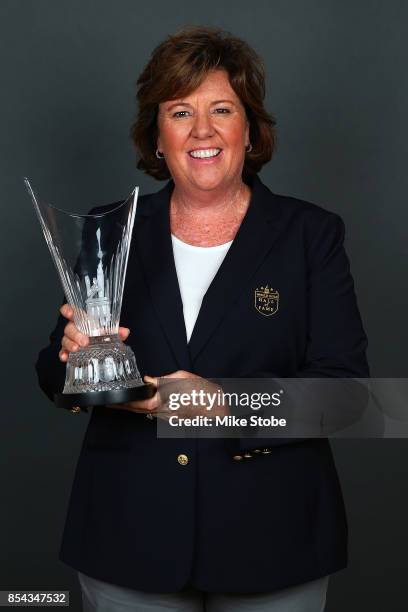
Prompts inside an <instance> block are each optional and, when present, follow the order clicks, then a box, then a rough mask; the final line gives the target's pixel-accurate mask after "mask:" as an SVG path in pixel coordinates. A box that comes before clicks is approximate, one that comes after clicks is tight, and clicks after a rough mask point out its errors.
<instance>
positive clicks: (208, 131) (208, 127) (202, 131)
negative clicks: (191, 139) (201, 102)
mask: <svg viewBox="0 0 408 612" xmlns="http://www.w3.org/2000/svg"><path fill="white" fill-rule="evenodd" d="M191 133H192V136H195V137H196V138H208V137H209V136H212V135H213V133H214V126H213V125H212V122H211V116H210V115H209V114H208V113H207V112H198V113H196V114H195V116H194V123H193V128H192V130H191Z"/></svg>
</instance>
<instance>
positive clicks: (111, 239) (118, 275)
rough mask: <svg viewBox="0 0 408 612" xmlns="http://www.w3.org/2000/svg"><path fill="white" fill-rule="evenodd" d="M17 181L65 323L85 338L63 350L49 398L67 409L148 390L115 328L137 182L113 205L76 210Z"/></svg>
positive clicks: (128, 398)
mask: <svg viewBox="0 0 408 612" xmlns="http://www.w3.org/2000/svg"><path fill="white" fill-rule="evenodd" d="M24 182H25V185H26V187H27V190H28V192H29V194H30V196H31V199H32V201H33V204H34V208H35V211H36V213H37V216H38V219H39V221H40V224H41V227H42V230H43V233H44V236H45V240H46V242H47V245H48V248H49V250H50V253H51V257H52V259H53V261H54V264H55V267H56V268H57V271H58V275H59V278H60V281H61V283H62V286H63V289H64V293H65V298H66V301H67V302H68V304H69V305H70V306H71V307H72V309H73V313H74V317H73V322H74V324H75V325H76V327H77V328H78V329H79V330H80V331H81V332H82V333H83V334H85V335H86V336H88V337H89V344H88V346H86V347H79V350H78V351H76V352H70V354H69V357H68V361H67V367H66V377H65V385H64V389H63V391H62V393H57V394H56V395H55V397H54V401H55V403H56V404H57V406H61V407H63V408H73V407H86V406H98V405H104V404H117V403H123V402H129V401H132V400H136V399H145V398H148V397H152V396H153V395H154V393H155V391H156V388H155V387H154V385H151V384H144V383H143V381H142V379H141V376H140V374H139V370H138V368H137V365H136V358H135V355H134V353H133V351H132V349H131V348H130V347H129V346H127V345H126V344H124V343H123V342H122V340H121V339H120V338H119V335H118V330H119V319H120V312H121V307H122V297H123V289H124V285H125V275H126V267H127V262H128V257H129V249H130V242H131V239H132V230H133V224H134V220H135V215H136V206H137V196H138V187H135V189H134V190H133V191H132V193H131V194H130V196H129V197H128V198H127V199H126V200H125V201H124V202H122V203H120V204H119V205H114V206H112V207H110V208H108V209H106V208H105V209H104V210H103V211H102V212H101V213H98V212H96V211H97V209H96V210H95V212H94V213H93V214H86V215H84V214H77V213H70V212H67V211H64V210H60V209H59V208H56V207H54V206H51V205H50V204H46V203H44V202H42V201H41V200H40V199H39V198H37V196H36V195H35V193H34V191H33V189H32V187H31V185H30V182H29V181H28V179H27V178H26V179H24Z"/></svg>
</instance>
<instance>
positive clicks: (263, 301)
mask: <svg viewBox="0 0 408 612" xmlns="http://www.w3.org/2000/svg"><path fill="white" fill-rule="evenodd" d="M255 308H256V310H257V311H258V312H260V313H261V314H262V315H265V317H270V316H271V315H273V314H275V312H277V311H278V308H279V293H278V291H276V289H272V287H269V286H268V285H266V286H265V287H258V288H257V289H255Z"/></svg>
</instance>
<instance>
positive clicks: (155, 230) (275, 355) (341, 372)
mask: <svg viewBox="0 0 408 612" xmlns="http://www.w3.org/2000/svg"><path fill="white" fill-rule="evenodd" d="M250 184H251V187H252V197H251V202H250V206H249V208H248V211H247V213H246V216H245V218H244V219H243V222H242V224H241V227H240V229H239V231H238V233H237V235H236V237H235V239H234V241H233V243H232V245H231V247H230V249H229V251H228V253H227V255H226V257H225V259H224V261H223V263H222V264H221V267H220V268H219V270H218V272H217V274H216V276H215V278H214V280H213V281H212V283H211V285H210V287H209V289H208V291H207V292H206V294H205V296H204V299H203V302H202V306H201V310H200V312H199V315H198V318H197V321H196V324H195V327H194V330H193V333H192V336H191V339H190V342H189V343H187V340H186V331H185V325H184V319H183V309H182V301H181V297H180V292H179V287H178V281H177V275H176V270H175V265H174V258H173V252H172V243H171V234H170V225H169V202H170V196H171V192H172V189H173V188H174V184H173V182H172V181H169V182H168V183H167V185H166V186H165V187H164V188H163V189H161V190H160V191H159V192H157V193H154V194H152V195H146V196H141V197H140V198H139V203H138V210H137V216H136V222H135V227H134V236H133V240H132V245H131V252H130V255H129V263H128V270H127V277H126V283H125V291H124V300H123V308H122V324H123V325H126V326H128V327H129V328H130V329H131V332H132V333H131V335H130V337H129V339H128V343H129V344H130V345H131V346H132V348H133V350H134V352H135V354H136V359H137V363H138V366H139V369H140V371H141V374H142V375H144V374H150V375H152V376H157V375H158V376H160V375H164V374H167V373H170V372H173V371H175V370H179V369H183V370H188V371H191V372H194V373H196V374H199V375H201V376H203V377H214V378H216V377H218V378H222V377H231V378H232V377H234V378H239V377H252V378H255V377H268V376H271V377H273V376H278V377H357V378H364V377H367V376H369V371H368V365H367V360H366V346H367V339H366V335H365V333H364V330H363V327H362V323H361V318H360V315H359V311H358V308H357V303H356V297H355V293H354V288H353V281H352V278H351V276H350V271H349V262H348V259H347V256H346V254H345V251H344V247H343V239H344V224H343V222H342V220H341V218H340V217H339V216H338V215H336V214H334V213H331V212H328V211H326V210H324V209H322V208H320V207H318V206H316V205H314V204H311V203H308V202H305V201H302V200H299V199H295V198H291V197H286V196H281V195H276V194H274V193H272V192H271V191H270V190H269V189H268V188H267V187H266V186H265V185H264V184H263V183H262V182H261V181H260V179H259V178H258V177H255V178H253V179H252V181H250ZM265 285H269V287H271V288H273V289H274V290H275V291H276V292H278V294H279V307H278V308H277V310H276V309H274V310H275V312H274V314H272V315H270V316H265V315H264V314H263V313H262V312H260V310H259V309H257V308H256V305H255V299H254V296H255V291H256V290H257V289H259V288H260V287H264V286H265ZM65 324H66V320H65V319H64V318H63V317H60V318H59V320H58V324H57V327H56V329H55V330H54V332H53V333H52V334H51V342H50V345H49V346H48V347H47V348H45V349H43V350H42V351H41V353H40V355H39V359H38V362H37V371H38V375H39V382H40V385H41V387H42V388H43V390H44V391H45V392H46V393H47V394H48V395H49V396H50V397H51V396H52V394H53V393H54V392H55V391H59V390H61V388H62V386H63V381H64V376H65V365H64V364H61V363H60V362H59V361H58V350H59V348H60V341H61V336H62V335H63V329H64V326H65ZM77 418H78V417H77ZM260 446H264V447H267V448H268V449H270V451H267V452H265V453H258V454H255V455H254V456H253V457H252V458H248V459H246V458H245V459H242V460H241V461H236V460H234V458H233V456H234V455H236V454H237V453H241V454H243V453H244V451H248V450H251V449H254V448H259V447H260ZM180 454H185V455H187V457H188V463H187V464H185V465H182V464H181V463H180V462H179V460H178V457H179V455H180ZM60 559H61V560H62V561H64V562H65V563H67V564H68V565H70V566H72V567H74V568H76V569H77V570H80V571H81V572H84V573H85V574H88V575H89V576H93V577H95V578H98V579H100V580H104V581H107V582H111V583H114V584H117V585H122V586H125V587H129V588H133V589H138V590H143V591H153V592H154V591H155V592H169V591H173V592H174V591H178V590H180V589H182V588H183V587H184V586H186V585H193V586H195V587H197V588H199V589H202V590H204V591H209V592H243V593H251V592H269V591H273V590H274V589H279V588H283V587H287V586H290V585H295V584H298V583H302V582H305V581H307V580H312V579H315V578H318V577H320V576H324V575H327V574H330V573H332V572H335V571H336V570H339V569H340V568H343V567H345V566H346V564H347V522H346V515H345V509H344V503H343V499H342V494H341V489H340V485H339V480H338V476H337V473H336V469H335V465H334V462H333V457H332V453H331V449H330V445H329V442H328V440H327V439H306V440H305V439H273V440H270V439H269V440H259V439H250V438H240V439H191V438H190V439H158V438H157V436H156V421H151V420H149V419H147V418H146V417H145V415H142V414H134V413H131V412H129V411H125V410H115V409H109V408H106V407H101V408H97V409H93V411H92V414H91V418H90V421H89V424H88V428H87V431H86V434H85V437H84V441H83V445H82V449H81V453H80V457H79V460H78V464H77V469H76V473H75V478H74V482H73V487H72V493H71V498H70V503H69V509H68V515H67V519H66V524H65V530H64V535H63V541H62V546H61V552H60Z"/></svg>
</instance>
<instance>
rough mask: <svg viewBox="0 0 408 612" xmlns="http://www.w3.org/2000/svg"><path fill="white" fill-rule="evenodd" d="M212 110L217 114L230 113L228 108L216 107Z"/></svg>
mask: <svg viewBox="0 0 408 612" xmlns="http://www.w3.org/2000/svg"><path fill="white" fill-rule="evenodd" d="M214 112H215V113H217V114H219V115H224V114H227V113H230V112H231V111H230V109H229V108H216V109H215V111H214Z"/></svg>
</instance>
